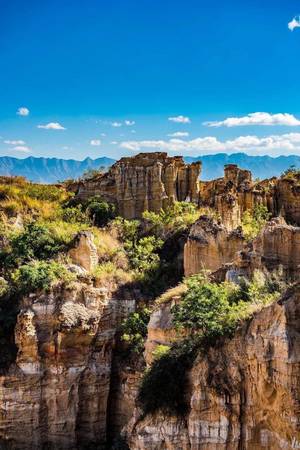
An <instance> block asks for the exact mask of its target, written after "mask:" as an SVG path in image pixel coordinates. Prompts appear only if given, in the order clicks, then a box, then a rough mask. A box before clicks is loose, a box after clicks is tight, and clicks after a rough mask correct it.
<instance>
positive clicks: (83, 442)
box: [0, 281, 134, 450]
mask: <svg viewBox="0 0 300 450" xmlns="http://www.w3.org/2000/svg"><path fill="white" fill-rule="evenodd" d="M133 309H134V300H133V299H132V300H125V299H123V298H115V297H113V296H112V295H111V293H110V292H107V290H105V289H103V288H95V287H93V286H92V285H91V284H90V283H88V282H84V281H82V282H80V283H79V282H78V283H75V284H73V286H72V287H70V288H68V289H64V288H61V287H59V286H58V287H56V288H55V289H53V290H52V291H51V292H49V293H48V294H40V295H38V294H37V295H30V296H29V297H25V298H24V299H23V301H22V304H21V308H20V312H19V314H18V318H17V324H16V327H15V342H16V345H17V347H18V353H17V359H16V362H15V364H13V365H12V366H11V367H10V370H9V373H8V374H6V376H1V378H0V402H1V415H0V448H1V449H3V450H8V449H22V450H40V449H42V448H51V449H55V450H58V449H59V450H64V449H68V450H70V449H77V448H92V446H93V445H94V446H96V447H95V448H99V447H98V446H99V445H103V444H104V443H105V441H106V431H107V425H106V423H107V420H108V416H107V414H108V407H107V405H108V397H109V392H110V383H111V379H110V378H111V368H112V350H113V345H114V338H115V333H116V327H117V324H118V323H120V320H122V318H124V317H125V315H126V314H127V313H128V311H130V310H133Z"/></svg>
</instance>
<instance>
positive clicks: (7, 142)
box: [4, 140, 25, 145]
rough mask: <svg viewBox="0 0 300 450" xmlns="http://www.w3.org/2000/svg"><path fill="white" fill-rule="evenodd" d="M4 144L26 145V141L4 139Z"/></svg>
mask: <svg viewBox="0 0 300 450" xmlns="http://www.w3.org/2000/svg"><path fill="white" fill-rule="evenodd" d="M4 144H9V145H24V144H25V142H24V141H21V140H17V141H14V140H13V141H10V140H7V141H4Z"/></svg>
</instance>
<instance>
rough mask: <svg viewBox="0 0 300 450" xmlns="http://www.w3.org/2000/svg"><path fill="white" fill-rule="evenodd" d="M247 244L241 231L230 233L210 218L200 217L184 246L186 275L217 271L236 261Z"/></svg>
mask: <svg viewBox="0 0 300 450" xmlns="http://www.w3.org/2000/svg"><path fill="white" fill-rule="evenodd" d="M244 244H245V240H244V237H243V233H242V231H241V229H239V228H238V229H236V230H234V231H228V229H227V228H226V227H225V226H224V225H222V224H221V223H218V222H216V221H215V220H213V219H212V218H210V217H208V216H202V217H200V219H199V220H197V222H195V223H194V224H193V225H192V227H191V230H190V234H189V236H188V239H187V242H186V244H185V246H184V274H185V276H190V275H193V274H195V273H199V272H200V271H201V270H204V269H205V270H212V271H215V270H217V269H218V268H219V267H220V266H222V265H223V264H226V263H229V262H231V261H233V260H234V258H235V257H236V253H237V252H238V251H240V250H241V249H242V248H243V246H244Z"/></svg>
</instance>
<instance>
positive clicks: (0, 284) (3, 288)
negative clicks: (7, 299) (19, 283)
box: [0, 277, 9, 297]
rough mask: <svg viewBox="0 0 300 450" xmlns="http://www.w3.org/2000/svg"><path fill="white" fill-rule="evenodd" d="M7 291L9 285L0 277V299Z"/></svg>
mask: <svg viewBox="0 0 300 450" xmlns="http://www.w3.org/2000/svg"><path fill="white" fill-rule="evenodd" d="M8 291H9V284H8V282H7V281H6V280H5V279H4V278H2V277H0V297H4V296H5V295H6V294H7V293H8Z"/></svg>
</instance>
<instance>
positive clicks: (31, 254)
mask: <svg viewBox="0 0 300 450" xmlns="http://www.w3.org/2000/svg"><path fill="white" fill-rule="evenodd" d="M60 250H62V242H61V241H60V240H59V239H57V237H56V236H55V235H54V234H53V233H51V231H50V230H49V229H48V228H47V227H46V226H45V225H43V224H39V223H37V222H31V223H29V224H27V225H26V226H25V228H24V231H22V232H21V233H20V234H17V235H15V236H14V237H13V238H12V240H11V253H10V255H9V263H13V264H14V265H15V264H21V263H22V262H26V261H30V260H33V259H49V258H52V257H53V256H54V255H56V254H57V253H58V252H59V251H60Z"/></svg>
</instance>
